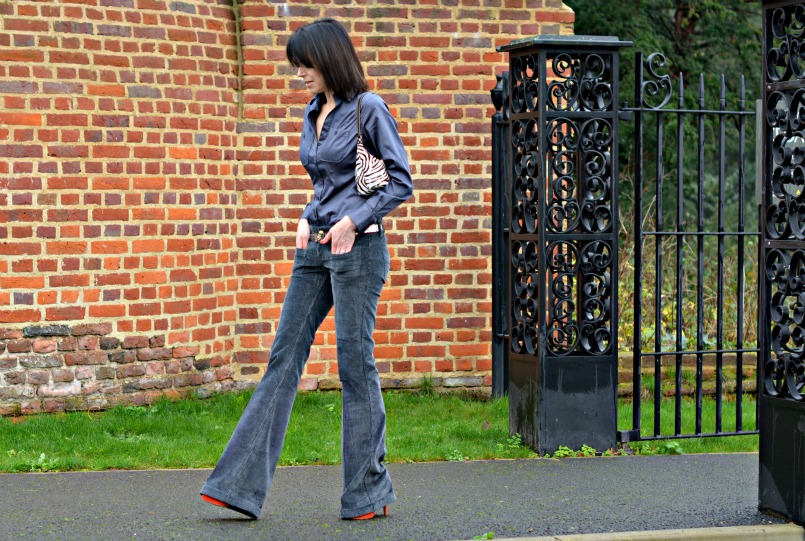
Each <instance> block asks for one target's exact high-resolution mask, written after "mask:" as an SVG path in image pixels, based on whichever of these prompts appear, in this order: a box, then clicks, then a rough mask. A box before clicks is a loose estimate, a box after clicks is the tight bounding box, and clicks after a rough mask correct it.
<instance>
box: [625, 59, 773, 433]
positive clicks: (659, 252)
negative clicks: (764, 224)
mask: <svg viewBox="0 0 805 541" xmlns="http://www.w3.org/2000/svg"><path fill="white" fill-rule="evenodd" d="M664 65H665V58H664V57H663V56H662V55H661V54H659V53H654V54H652V55H649V56H648V58H647V59H645V61H644V55H643V53H642V52H638V53H637V54H636V58H635V67H636V73H635V100H636V105H635V107H628V105H624V107H623V108H622V111H623V112H624V113H625V115H628V116H627V117H626V118H628V117H629V116H631V117H632V118H634V120H635V141H634V148H635V161H636V167H635V199H634V201H635V202H634V206H635V219H634V238H635V248H634V254H635V278H634V279H635V286H634V296H635V314H634V321H635V323H634V342H633V344H634V346H633V365H634V366H633V370H634V380H633V397H635V398H634V400H633V410H632V427H633V428H632V430H627V431H622V432H621V433H620V439H621V441H623V442H627V441H632V440H636V439H667V438H673V437H688V436H689V437H702V436H722V435H731V434H749V433H756V432H757V431H744V430H743V421H742V415H743V388H744V387H743V381H742V375H743V355H744V354H745V353H752V352H755V353H757V352H759V350H758V349H747V348H745V347H744V344H743V336H744V335H743V316H744V295H743V293H744V289H745V283H744V277H743V269H744V267H745V258H744V254H743V250H744V249H745V242H744V239H745V237H746V236H752V237H754V238H757V237H758V236H759V234H760V233H759V232H747V231H746V230H745V222H744V214H745V207H744V202H743V197H744V195H745V190H744V186H743V182H744V180H745V166H744V158H745V156H746V141H745V140H746V122H745V117H746V116H749V115H754V114H755V112H754V111H746V107H745V83H744V79H743V77H742V78H741V86H740V97H739V103H738V107H739V108H738V110H737V111H735V110H728V109H727V107H726V82H725V79H724V76H723V75H722V77H721V86H720V95H719V107H718V109H708V108H707V107H706V102H705V92H704V75H703V74H702V75H701V76H700V77H699V85H698V86H699V93H698V94H699V95H698V107H697V108H696V109H686V108H685V104H684V79H683V77H682V75H681V74H680V77H679V89H678V96H677V98H678V100H677V101H678V105H677V107H676V108H670V107H668V108H666V107H665V105H666V104H667V103H669V101H670V98H671V92H672V86H671V83H670V76H668V75H660V74H659V73H658V72H657V71H656V68H659V67H662V66H664ZM644 70H645V71H647V72H648V73H649V75H650V78H649V79H648V80H646V79H645V77H644V73H645V71H644ZM663 92H664V95H663ZM656 96H660V98H662V101H661V103H659V104H657V105H652V104H650V103H649V98H652V97H656ZM648 113H652V114H653V115H654V118H656V135H655V137H656V145H657V146H656V154H655V160H654V162H655V163H654V174H655V178H656V184H655V190H656V192H655V200H656V203H655V211H656V225H657V227H655V229H656V230H655V231H644V230H643V227H642V221H643V206H644V201H643V190H644V185H645V175H646V173H645V167H646V166H645V163H644V154H645V144H644V124H645V120H644V115H646V114H648ZM666 114H673V115H675V116H676V121H677V137H676V139H677V141H676V143H677V145H676V146H677V160H676V163H677V174H676V182H677V186H676V188H677V189H676V196H677V205H676V231H661V230H660V228H661V227H662V224H663V223H664V207H663V197H662V196H663V193H664V186H663V180H664V177H665V171H664V165H665V156H664V152H663V149H664V139H665V115H666ZM686 114H693V115H695V116H696V120H697V129H696V138H697V149H698V152H697V167H696V171H697V178H698V181H699V182H698V185H699V188H698V191H697V198H696V209H697V221H696V229H697V230H696V231H690V232H687V231H685V230H684V227H683V226H684V222H685V216H684V192H683V186H684V153H683V149H684V116H685V115H686ZM708 116H715V117H716V118H717V119H718V141H717V152H718V215H717V221H718V227H717V229H718V231H706V230H705V223H704V204H705V200H704V189H703V186H704V185H703V182H704V178H705V159H706V156H705V140H706V137H705V135H706V130H705V128H706V123H705V120H706V118H707V117H708ZM727 117H735V118H737V119H738V147H739V148H738V155H739V157H740V159H739V160H738V161H739V164H738V183H739V187H738V194H739V202H738V227H737V229H738V231H726V227H725V215H724V205H725V197H726V191H727V189H726V119H727ZM650 237H653V238H654V239H655V247H654V265H655V280H654V291H655V294H654V299H655V303H654V350H655V351H654V352H643V351H642V327H643V313H642V303H643V292H642V274H643V241H644V239H647V238H650ZM669 237H675V238H676V254H675V257H676V268H675V274H676V275H675V284H676V321H677V325H676V336H675V346H676V350H675V351H663V350H662V336H663V333H662V296H661V292H662V284H663V283H664V276H663V265H662V262H663V245H662V242H660V240H661V239H662V238H669ZM685 237H690V238H695V239H696V259H697V261H696V269H697V279H696V285H697V291H696V301H697V302H696V304H697V313H696V348H695V349H694V350H687V351H686V350H683V330H684V329H683V326H682V321H683V306H682V302H681V301H682V298H683V294H682V291H683V290H682V288H683V285H684V284H683V269H684V263H683V260H684V253H685V252H684V238H685ZM729 237H736V239H737V242H738V262H737V264H738V269H739V271H738V277H739V279H738V283H737V285H736V290H735V291H736V299H737V310H736V312H737V313H736V325H737V331H736V335H737V336H736V348H734V349H731V348H725V347H724V310H723V304H724V300H725V298H726V294H725V289H724V285H723V279H722V277H723V276H724V269H725V263H724V250H725V244H724V242H725V239H726V238H729ZM707 238H714V239H715V241H716V243H717V253H718V256H717V270H716V273H717V276H718V280H717V282H718V283H717V285H716V287H717V294H716V302H717V308H716V348H715V349H705V344H704V320H705V316H704V270H705V269H704V257H705V244H704V242H705V239H707ZM725 353H734V354H735V363H736V376H737V377H736V380H737V384H736V431H735V432H724V431H723V422H722V419H723V391H724V387H723V367H724V357H723V355H724V354H725ZM686 355H695V357H696V386H695V400H696V427H695V434H692V435H685V434H682V423H681V421H682V419H681V416H682V409H681V407H682V400H683V397H682V385H683V380H682V366H683V358H684V356H686ZM705 355H708V356H709V355H714V356H715V359H716V361H715V362H716V390H715V397H716V398H715V400H716V426H715V431H714V432H712V433H704V432H703V427H702V403H703V395H704V384H703V368H704V356H705ZM670 356H673V358H674V361H675V362H674V368H675V381H674V384H675V393H674V399H675V407H674V413H675V415H674V417H675V420H674V435H673V436H663V435H661V412H660V407H659V404H660V401H661V400H662V358H663V357H670ZM646 357H648V358H652V357H653V359H654V362H653V364H654V386H653V395H654V415H653V417H654V419H653V421H654V423H653V424H654V426H653V431H652V433H653V435H652V436H651V437H647V436H644V435H642V434H641V418H642V417H641V404H640V398H639V397H640V396H641V390H642V359H643V358H646Z"/></svg>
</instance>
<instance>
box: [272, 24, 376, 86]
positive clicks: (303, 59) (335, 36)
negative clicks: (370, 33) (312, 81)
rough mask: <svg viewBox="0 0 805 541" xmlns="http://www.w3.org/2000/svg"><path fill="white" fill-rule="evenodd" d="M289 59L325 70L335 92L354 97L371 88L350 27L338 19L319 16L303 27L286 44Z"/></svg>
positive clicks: (326, 80)
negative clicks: (351, 35) (349, 30)
mask: <svg viewBox="0 0 805 541" xmlns="http://www.w3.org/2000/svg"><path fill="white" fill-rule="evenodd" d="M285 55H286V56H287V57H288V62H290V63H291V65H292V66H294V67H297V68H298V67H299V66H304V67H306V68H314V69H316V70H318V71H319V72H321V74H322V76H323V77H324V84H326V85H327V88H328V89H329V90H332V91H333V94H335V95H336V96H339V97H340V98H342V99H346V100H352V98H354V97H355V96H356V95H357V94H360V93H361V92H366V91H368V90H369V83H368V82H367V81H366V77H365V76H364V75H363V67H362V66H361V61H360V59H358V53H357V52H356V51H355V47H354V46H353V45H352V40H350V39H349V34H347V31H346V29H345V28H344V27H343V26H342V25H341V23H339V22H338V21H336V20H335V19H330V18H325V19H316V20H315V21H313V22H312V23H309V24H306V25H305V26H300V27H299V28H297V29H296V30H295V31H294V33H293V34H292V35H291V39H289V40H288V44H287V45H286V46H285Z"/></svg>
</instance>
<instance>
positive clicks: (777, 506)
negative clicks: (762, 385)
mask: <svg viewBox="0 0 805 541" xmlns="http://www.w3.org/2000/svg"><path fill="white" fill-rule="evenodd" d="M758 406H759V407H760V482H759V495H760V503H759V508H760V510H761V511H764V512H767V513H772V514H774V515H779V516H783V517H785V518H786V519H788V520H792V521H794V522H796V523H797V524H805V404H803V403H801V402H793V401H791V400H781V399H779V398H770V397H766V396H764V397H761V399H760V403H759V404H758Z"/></svg>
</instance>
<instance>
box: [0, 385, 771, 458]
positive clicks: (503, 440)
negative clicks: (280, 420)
mask: <svg viewBox="0 0 805 541" xmlns="http://www.w3.org/2000/svg"><path fill="white" fill-rule="evenodd" d="M250 395H251V393H250V392H248V391H247V392H240V393H227V394H222V395H217V396H214V397H212V398H209V399H206V400H199V399H186V400H181V401H177V402H171V401H168V400H162V401H160V402H158V403H157V404H155V405H153V406H150V407H132V406H125V407H117V408H113V409H111V410H109V411H106V412H77V413H66V414H50V415H35V416H29V417H18V418H1V419H0V471H3V472H27V471H56V470H59V471H65V470H104V469H146V468H202V467H212V466H213V465H214V464H215V461H216V460H217V459H218V457H219V456H220V454H221V451H222V450H223V448H224V446H225V445H226V442H227V441H228V439H229V437H230V435H231V434H232V431H233V430H234V428H235V425H236V424H237V421H238V419H239V418H240V415H241V413H242V412H243V409H244V408H245V407H246V404H247V402H248V400H249V397H250ZM384 397H385V401H386V410H387V413H388V429H387V448H388V456H387V460H388V461H389V462H417V461H434V460H452V461H460V460H480V459H510V458H526V457H536V455H535V454H534V453H533V451H531V450H530V449H528V448H526V447H523V446H522V445H521V444H520V438H519V437H517V436H512V437H510V436H509V433H508V400H507V399H500V400H489V401H480V400H472V399H467V398H462V397H459V396H456V395H437V394H431V395H428V394H419V393H412V392H387V393H385V395H384ZM750 405H751V406H752V407H753V403H752V402H750V401H747V403H746V404H745V409H747V410H749V409H750ZM669 407H672V404H669ZM689 407H690V404H687V405H686V408H688V409H689ZM705 411H708V410H707V408H705ZM725 411H726V404H725ZM642 414H643V416H644V420H643V423H644V427H648V428H649V429H650V427H651V424H650V422H651V416H652V411H651V408H650V407H644V409H643V412H642ZM687 415H689V413H688V414H687ZM747 415H748V416H749V417H751V419H752V420H754V411H753V410H752V412H751V413H749V412H747ZM663 416H664V417H667V418H669V419H672V417H671V416H670V415H666V414H665V413H663ZM619 417H620V419H621V428H629V427H630V423H631V405H630V404H628V403H625V402H624V403H622V404H621V406H620V413H619ZM340 427H341V394H340V393H337V392H317V393H300V394H299V395H298V397H297V400H296V404H295V405H294V411H293V414H292V415H291V423H290V426H289V428H288V435H287V437H286V440H285V447H284V449H283V453H282V456H281V457H280V464H282V465H297V464H337V463H340V460H341V428H340ZM678 441H679V443H678V444H677V446H673V445H672V444H669V443H668V442H638V443H633V444H631V447H632V449H634V450H637V451H638V452H642V453H653V452H668V451H669V449H670V450H672V451H673V450H681V451H684V452H687V453H691V452H736V451H755V450H757V436H739V437H730V438H697V439H684V440H678ZM598 451H599V452H600V451H604V450H603V449H599V450H598Z"/></svg>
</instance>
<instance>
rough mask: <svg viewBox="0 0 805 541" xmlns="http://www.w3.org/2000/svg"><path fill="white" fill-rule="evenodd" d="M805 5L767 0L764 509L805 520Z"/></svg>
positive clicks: (761, 482)
mask: <svg viewBox="0 0 805 541" xmlns="http://www.w3.org/2000/svg"><path fill="white" fill-rule="evenodd" d="M803 45H805V3H803V2H801V1H799V2H792V1H790V0H789V1H776V2H770V1H764V2H763V68H764V69H763V101H762V103H763V113H764V115H763V116H764V120H765V122H764V123H763V127H764V131H763V197H762V202H761V215H762V217H763V227H762V231H763V236H762V244H761V261H762V262H763V270H764V271H765V276H764V278H765V279H764V281H763V283H762V287H761V306H762V307H763V319H762V320H763V321H765V324H764V325H762V327H761V329H762V332H761V336H760V338H761V342H760V343H761V352H762V354H761V355H762V357H761V367H762V373H761V382H762V386H761V389H760V393H759V395H760V396H759V410H760V419H759V421H760V479H759V489H760V490H759V493H760V508H761V509H764V510H770V511H773V512H775V513H778V514H781V515H784V516H785V517H788V518H790V519H793V520H794V521H796V522H798V523H799V524H802V523H803V522H805V503H803V502H805V461H803V457H805V394H803V390H802V387H803V383H805V62H803V50H805V49H803Z"/></svg>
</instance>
